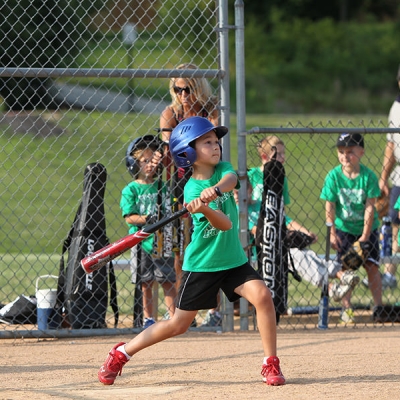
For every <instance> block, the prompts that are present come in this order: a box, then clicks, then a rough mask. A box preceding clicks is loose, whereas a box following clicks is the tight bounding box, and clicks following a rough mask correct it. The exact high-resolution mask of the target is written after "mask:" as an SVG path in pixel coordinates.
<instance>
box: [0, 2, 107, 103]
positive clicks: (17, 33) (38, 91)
mask: <svg viewBox="0 0 400 400" xmlns="http://www.w3.org/2000/svg"><path fill="white" fill-rule="evenodd" d="M105 1H106V0H6V1H5V2H4V3H3V4H2V5H0V11H1V15H2V16H3V19H2V21H1V22H0V35H1V43H0V65H1V66H3V67H31V68H55V67H71V66H73V64H74V62H75V57H76V55H77V54H78V53H79V50H80V47H81V45H82V44H83V41H84V39H85V37H87V35H88V28H87V25H86V23H85V17H87V16H88V15H89V14H90V13H91V12H93V11H95V10H97V9H99V7H102V6H103V5H104V3H105ZM46 84H47V80H46V79H40V78H3V79H1V80H0V94H1V96H2V97H3V98H4V100H5V103H6V107H7V108H8V109H10V110H29V109H33V108H37V107H49V106H51V104H50V102H51V99H50V98H49V96H48V95H47V90H46Z"/></svg>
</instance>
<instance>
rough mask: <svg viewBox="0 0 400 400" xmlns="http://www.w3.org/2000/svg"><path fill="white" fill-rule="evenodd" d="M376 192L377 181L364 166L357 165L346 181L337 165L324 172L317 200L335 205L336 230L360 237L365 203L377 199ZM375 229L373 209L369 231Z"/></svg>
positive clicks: (378, 190)
mask: <svg viewBox="0 0 400 400" xmlns="http://www.w3.org/2000/svg"><path fill="white" fill-rule="evenodd" d="M380 193H381V191H380V189H379V184H378V178H377V176H376V175H375V173H374V172H373V171H372V170H370V169H369V168H368V167H366V166H365V165H362V164H360V173H359V175H358V176H357V177H356V178H354V179H349V178H348V177H347V176H346V175H345V174H344V173H343V172H342V166H341V165H338V166H337V167H335V168H334V169H332V170H331V171H329V172H328V175H327V176H326V178H325V182H324V186H323V188H322V192H321V196H320V198H321V199H322V200H326V201H330V202H332V203H335V205H336V215H335V226H336V228H337V229H340V230H341V231H343V232H347V233H350V234H352V235H361V234H362V232H363V229H364V214H365V204H366V201H367V199H372V198H376V197H379V195H380ZM378 227H379V219H378V213H377V212H376V210H375V209H374V222H373V225H372V230H375V229H377V228H378Z"/></svg>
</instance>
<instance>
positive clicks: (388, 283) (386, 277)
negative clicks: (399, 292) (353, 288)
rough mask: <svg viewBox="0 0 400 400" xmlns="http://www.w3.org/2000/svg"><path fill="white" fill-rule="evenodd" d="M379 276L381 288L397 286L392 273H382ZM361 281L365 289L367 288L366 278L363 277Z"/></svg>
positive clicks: (394, 287)
mask: <svg viewBox="0 0 400 400" xmlns="http://www.w3.org/2000/svg"><path fill="white" fill-rule="evenodd" d="M381 277H382V290H385V289H396V288H397V279H396V277H395V276H394V275H392V274H388V273H384V274H383V275H381ZM362 283H363V285H364V286H365V287H366V288H367V289H368V288H369V282H368V278H364V279H363V280H362Z"/></svg>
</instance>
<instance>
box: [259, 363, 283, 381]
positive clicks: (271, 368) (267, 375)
mask: <svg viewBox="0 0 400 400" xmlns="http://www.w3.org/2000/svg"><path fill="white" fill-rule="evenodd" d="M261 375H262V377H263V378H262V379H263V382H265V383H266V384H267V385H272V386H280V385H284V384H285V377H284V376H283V374H282V371H281V367H280V366H279V358H278V357H268V359H267V364H264V365H263V366H262V369H261Z"/></svg>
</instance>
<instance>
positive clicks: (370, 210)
mask: <svg viewBox="0 0 400 400" xmlns="http://www.w3.org/2000/svg"><path fill="white" fill-rule="evenodd" d="M375 201H376V199H375V198H368V199H367V201H366V204H365V213H364V229H363V233H362V235H361V236H360V239H359V241H360V242H367V241H368V240H369V236H370V235H371V230H372V225H373V223H374V212H375Z"/></svg>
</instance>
